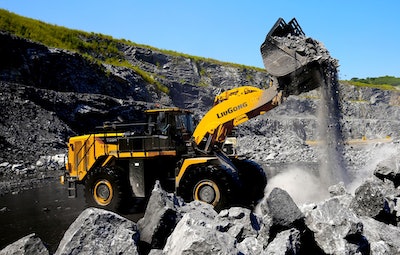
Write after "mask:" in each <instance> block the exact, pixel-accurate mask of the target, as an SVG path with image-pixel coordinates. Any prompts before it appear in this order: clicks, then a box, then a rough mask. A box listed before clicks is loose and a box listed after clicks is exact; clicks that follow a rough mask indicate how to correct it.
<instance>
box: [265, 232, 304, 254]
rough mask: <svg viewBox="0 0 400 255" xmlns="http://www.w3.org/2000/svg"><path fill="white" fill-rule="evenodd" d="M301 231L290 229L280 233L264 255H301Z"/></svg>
mask: <svg viewBox="0 0 400 255" xmlns="http://www.w3.org/2000/svg"><path fill="white" fill-rule="evenodd" d="M300 246H301V242H300V231H299V230H297V229H294V228H292V229H289V230H285V231H282V232H280V233H279V234H278V235H277V236H276V237H275V238H274V240H272V242H270V243H269V244H268V246H267V249H265V251H264V252H263V253H262V254H265V255H286V254H299V252H300Z"/></svg>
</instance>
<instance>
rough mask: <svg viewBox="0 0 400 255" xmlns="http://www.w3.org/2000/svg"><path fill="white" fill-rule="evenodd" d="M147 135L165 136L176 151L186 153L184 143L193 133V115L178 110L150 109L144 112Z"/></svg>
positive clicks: (189, 112) (186, 111)
mask: <svg viewBox="0 0 400 255" xmlns="http://www.w3.org/2000/svg"><path fill="white" fill-rule="evenodd" d="M145 114H146V115H147V123H148V125H147V126H148V128H149V130H148V133H150V134H153V135H161V136H167V137H169V138H170V140H171V143H173V144H174V146H175V147H176V149H177V151H178V152H180V153H186V151H187V146H186V143H187V142H188V141H190V139H191V137H192V135H193V132H194V128H195V125H194V121H193V113H192V112H191V111H189V110H183V109H180V108H164V109H152V110H147V111H145Z"/></svg>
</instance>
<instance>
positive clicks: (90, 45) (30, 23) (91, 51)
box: [0, 9, 266, 93]
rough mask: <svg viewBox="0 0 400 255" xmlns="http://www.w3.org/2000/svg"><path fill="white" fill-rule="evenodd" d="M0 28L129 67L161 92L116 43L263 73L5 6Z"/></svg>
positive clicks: (0, 14) (157, 85)
mask: <svg viewBox="0 0 400 255" xmlns="http://www.w3.org/2000/svg"><path fill="white" fill-rule="evenodd" d="M0 30H1V31H5V32H9V33H12V34H15V35H17V36H19V37H23V38H26V39H29V40H32V41H35V42H39V43H42V44H44V45H46V46H49V47H55V48H61V49H66V50H70V51H73V52H77V53H79V54H81V55H83V56H84V57H86V58H88V59H89V60H92V61H95V62H97V63H99V62H100V63H106V64H111V65H115V66H122V67H127V68H130V69H132V70H134V71H135V72H137V73H138V74H139V75H141V76H142V77H143V79H144V80H146V81H147V82H149V83H150V84H153V85H155V86H156V87H157V88H158V89H159V90H160V91H162V92H164V93H168V92H169V89H168V88H167V87H166V86H165V85H163V84H161V83H160V82H159V81H157V79H156V78H154V75H152V74H150V73H148V72H145V71H143V70H141V69H140V68H139V67H138V66H134V65H132V64H130V63H129V62H128V61H126V60H124V59H125V57H124V56H123V53H122V52H120V51H119V49H118V45H119V44H126V45H132V46H136V47H143V48H147V49H151V50H155V51H159V52H162V53H164V54H168V55H171V56H175V57H184V58H190V59H192V60H193V61H203V62H208V63H214V64H217V65H224V66H233V67H237V68H242V69H246V68H250V69H253V70H257V71H263V72H266V71H265V70H264V69H261V68H256V67H248V66H244V65H239V64H235V63H228V62H222V61H218V60H214V59H210V58H203V57H197V56H191V55H188V54H183V53H179V52H176V51H172V50H163V49H157V48H155V47H152V46H148V45H142V44H137V43H134V42H131V41H129V40H125V39H114V38H113V37H111V36H107V35H103V34H99V33H89V32H84V31H80V30H74V29H68V28H65V27H62V26H57V25H52V24H48V23H45V22H42V21H39V20H35V19H31V18H26V17H23V16H19V15H17V14H14V13H11V12H9V11H7V10H4V9H0Z"/></svg>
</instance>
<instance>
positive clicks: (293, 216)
mask: <svg viewBox="0 0 400 255" xmlns="http://www.w3.org/2000/svg"><path fill="white" fill-rule="evenodd" d="M259 207H260V210H261V212H262V213H263V214H264V215H265V214H269V215H270V216H271V217H272V227H271V232H272V233H271V235H272V237H273V236H274V235H275V234H276V233H278V232H280V231H283V230H287V229H291V228H293V227H301V226H302V225H303V219H304V215H303V213H302V212H301V211H300V209H299V207H297V205H296V203H295V202H294V201H293V199H292V197H291V196H290V195H289V193H287V192H286V191H285V190H283V189H280V188H274V189H273V190H272V191H271V193H270V194H269V196H268V197H267V199H266V200H265V201H262V202H261V203H260V204H259Z"/></svg>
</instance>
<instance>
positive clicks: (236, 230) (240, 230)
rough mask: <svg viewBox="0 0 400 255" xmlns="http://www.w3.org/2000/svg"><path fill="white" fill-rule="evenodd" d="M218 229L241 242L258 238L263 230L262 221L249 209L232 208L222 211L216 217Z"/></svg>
mask: <svg viewBox="0 0 400 255" xmlns="http://www.w3.org/2000/svg"><path fill="white" fill-rule="evenodd" d="M216 224H217V225H216V229H217V230H219V231H221V232H227V233H228V234H230V235H231V236H233V237H235V238H236V240H237V241H238V242H241V241H242V240H243V239H245V238H247V237H257V236H258V231H259V230H260V229H261V223H260V219H258V217H257V216H256V215H254V214H253V213H252V212H251V211H250V210H249V209H246V208H241V207H231V208H230V209H225V210H222V211H221V212H220V213H219V214H218V216H217V217H216Z"/></svg>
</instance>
